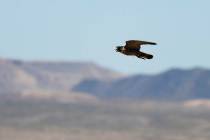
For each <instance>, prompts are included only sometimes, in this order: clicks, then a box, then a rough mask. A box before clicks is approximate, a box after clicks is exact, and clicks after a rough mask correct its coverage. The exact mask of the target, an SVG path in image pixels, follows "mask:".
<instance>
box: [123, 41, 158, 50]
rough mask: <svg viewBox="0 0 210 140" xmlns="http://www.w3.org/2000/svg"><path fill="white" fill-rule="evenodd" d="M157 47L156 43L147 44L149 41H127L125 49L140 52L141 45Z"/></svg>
mask: <svg viewBox="0 0 210 140" xmlns="http://www.w3.org/2000/svg"><path fill="white" fill-rule="evenodd" d="M147 44H148V45H156V43H154V42H147V41H141V40H128V41H126V45H125V48H127V49H136V50H139V49H140V47H141V45H147Z"/></svg>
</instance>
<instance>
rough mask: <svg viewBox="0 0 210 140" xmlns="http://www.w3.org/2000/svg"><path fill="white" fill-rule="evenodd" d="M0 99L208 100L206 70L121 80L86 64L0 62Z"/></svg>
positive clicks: (173, 71) (209, 81) (209, 73)
mask: <svg viewBox="0 0 210 140" xmlns="http://www.w3.org/2000/svg"><path fill="white" fill-rule="evenodd" d="M0 77H1V79H0V96H1V97H2V96H8V97H10V96H12V97H13V95H18V96H19V95H21V97H22V96H23V97H24V98H25V97H32V98H38V99H41V98H44V99H45V98H48V99H56V98H59V100H67V99H76V100H86V99H88V100H89V99H94V100H95V99H118V98H125V99H137V100H139V99H154V100H156V99H158V100H159V99H160V100H162V99H166V100H168V99H170V100H187V99H210V70H207V69H201V68H195V69H191V70H181V69H171V70H169V71H166V72H163V73H160V74H156V75H133V76H126V77H125V76H124V75H122V74H120V73H118V72H114V71H112V70H108V69H106V68H103V67H100V66H98V65H96V64H94V63H88V62H25V61H19V60H8V59H0Z"/></svg>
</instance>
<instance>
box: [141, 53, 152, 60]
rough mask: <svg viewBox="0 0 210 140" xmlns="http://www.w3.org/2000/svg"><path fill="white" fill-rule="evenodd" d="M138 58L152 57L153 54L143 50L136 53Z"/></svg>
mask: <svg viewBox="0 0 210 140" xmlns="http://www.w3.org/2000/svg"><path fill="white" fill-rule="evenodd" d="M137 57H138V58H142V59H152V58H153V55H151V54H147V53H144V52H139V54H138V55H137Z"/></svg>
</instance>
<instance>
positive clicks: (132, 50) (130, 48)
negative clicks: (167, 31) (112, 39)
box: [116, 40, 157, 59]
mask: <svg viewBox="0 0 210 140" xmlns="http://www.w3.org/2000/svg"><path fill="white" fill-rule="evenodd" d="M142 45H157V44H156V43H154V42H147V41H140V40H128V41H126V45H125V46H117V47H116V51H117V52H120V53H122V54H125V55H133V56H136V57H138V58H141V59H152V58H153V55H151V54H147V53H144V52H141V51H140V49H141V46H142Z"/></svg>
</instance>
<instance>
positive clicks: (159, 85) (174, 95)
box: [74, 68, 210, 100]
mask: <svg viewBox="0 0 210 140" xmlns="http://www.w3.org/2000/svg"><path fill="white" fill-rule="evenodd" d="M74 90H75V91H82V92H88V93H90V94H92V95H94V96H98V97H101V98H107V99H110V98H111V99H113V98H119V97H120V98H131V99H163V100H164V99H166V100H168V99H170V100H187V99H200V98H204V99H206V98H208V99H209V98H210V70H206V69H200V68H196V69H191V70H181V69H172V70H169V71H167V72H163V73H161V74H157V75H135V76H130V77H126V78H122V79H119V80H115V81H113V82H101V81H97V80H91V79H89V80H85V81H83V82H81V83H80V84H79V85H77V86H75V87H74Z"/></svg>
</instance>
